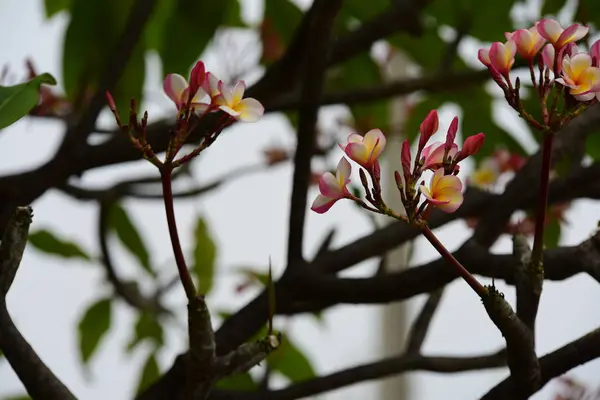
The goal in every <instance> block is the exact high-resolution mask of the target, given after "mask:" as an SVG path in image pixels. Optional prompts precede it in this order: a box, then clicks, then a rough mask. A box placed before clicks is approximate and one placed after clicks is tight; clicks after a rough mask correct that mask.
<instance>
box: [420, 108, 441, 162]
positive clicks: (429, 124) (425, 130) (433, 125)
mask: <svg viewBox="0 0 600 400" xmlns="http://www.w3.org/2000/svg"><path fill="white" fill-rule="evenodd" d="M439 124H440V120H439V118H438V113H437V111H436V110H431V111H429V113H428V114H427V116H426V117H425V119H424V120H423V122H421V126H419V132H420V133H421V137H420V138H419V150H418V151H419V152H420V151H421V150H423V148H424V147H425V145H426V144H427V142H428V141H429V139H430V138H431V136H433V134H434V133H436V132H437V130H438V127H439Z"/></svg>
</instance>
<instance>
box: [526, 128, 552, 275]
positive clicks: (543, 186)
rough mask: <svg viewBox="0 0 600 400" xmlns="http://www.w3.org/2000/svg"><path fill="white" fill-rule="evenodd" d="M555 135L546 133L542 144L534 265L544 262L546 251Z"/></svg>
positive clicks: (532, 254) (533, 251)
mask: <svg viewBox="0 0 600 400" xmlns="http://www.w3.org/2000/svg"><path fill="white" fill-rule="evenodd" d="M553 143H554V134H553V133H546V134H545V135H544V140H543V142H542V169H541V171H540V193H539V195H538V204H537V210H536V216H535V236H534V238H533V250H532V251H531V260H532V263H534V265H535V264H539V263H540V262H541V261H542V251H543V249H544V226H545V225H546V212H547V206H548V186H549V183H550V168H551V161H552V145H553Z"/></svg>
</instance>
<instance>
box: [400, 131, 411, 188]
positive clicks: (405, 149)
mask: <svg viewBox="0 0 600 400" xmlns="http://www.w3.org/2000/svg"><path fill="white" fill-rule="evenodd" d="M400 161H401V163H402V174H403V175H404V182H405V183H406V185H408V182H409V181H410V175H411V173H410V142H409V141H408V139H404V141H403V142H402V152H401V153H400Z"/></svg>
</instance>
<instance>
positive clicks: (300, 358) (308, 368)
mask: <svg viewBox="0 0 600 400" xmlns="http://www.w3.org/2000/svg"><path fill="white" fill-rule="evenodd" d="M267 363H268V365H269V367H270V368H271V369H272V370H273V371H276V372H279V373H280V374H282V375H283V376H285V377H286V378H288V379H289V380H290V381H291V382H299V381H303V380H307V379H310V378H313V377H315V371H314V369H313V367H312V365H311V363H310V361H308V359H307V358H306V356H305V355H304V354H303V353H302V352H301V351H300V350H299V349H298V347H297V346H296V345H295V344H294V343H293V342H292V341H290V338H289V337H288V336H287V335H286V336H285V337H283V339H282V342H281V346H280V347H279V348H278V349H277V351H274V352H272V353H271V354H270V355H269V356H268V357H267Z"/></svg>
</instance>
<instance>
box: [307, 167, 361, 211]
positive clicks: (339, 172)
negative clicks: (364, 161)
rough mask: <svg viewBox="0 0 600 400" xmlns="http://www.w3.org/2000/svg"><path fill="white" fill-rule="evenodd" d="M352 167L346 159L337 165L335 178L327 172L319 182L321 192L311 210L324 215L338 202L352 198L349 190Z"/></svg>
mask: <svg viewBox="0 0 600 400" xmlns="http://www.w3.org/2000/svg"><path fill="white" fill-rule="evenodd" d="M351 172H352V167H351V166H350V163H349V162H348V160H346V159H345V158H342V159H341V160H340V162H339V163H338V165H337V169H336V171H335V176H334V175H333V174H332V173H331V172H326V173H324V174H323V175H322V176H321V179H320V180H319V191H320V192H321V193H320V194H318V195H317V197H316V198H315V201H314V202H313V204H312V206H311V207H310V209H311V210H313V211H314V212H316V213H318V214H323V213H324V212H326V211H327V210H329V209H330V208H331V206H333V205H334V204H335V202H336V201H338V200H340V199H343V198H347V197H351V194H350V192H349V191H348V188H347V187H346V186H347V185H348V184H349V183H350V179H349V178H350V173H351Z"/></svg>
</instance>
